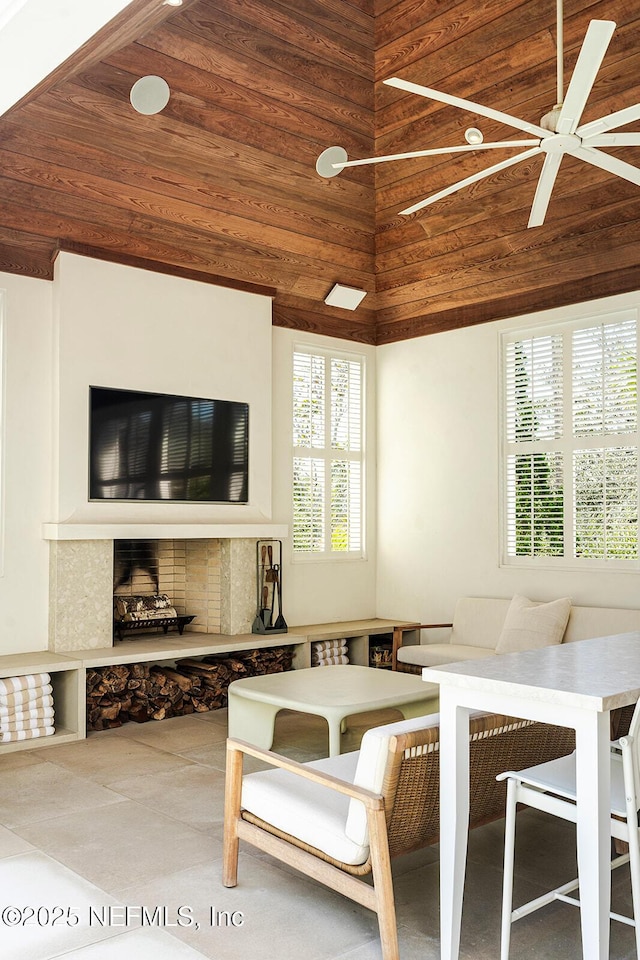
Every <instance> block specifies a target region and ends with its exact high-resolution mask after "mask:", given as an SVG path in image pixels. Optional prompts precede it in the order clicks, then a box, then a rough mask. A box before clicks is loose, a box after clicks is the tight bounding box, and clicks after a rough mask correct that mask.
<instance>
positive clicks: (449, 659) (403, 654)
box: [398, 643, 495, 667]
mask: <svg viewBox="0 0 640 960" xmlns="http://www.w3.org/2000/svg"><path fill="white" fill-rule="evenodd" d="M494 656H495V650H488V649H487V648H486V647H471V646H466V645H465V644H462V643H456V644H452V643H420V644H417V643H416V644H411V645H409V646H406V647H400V649H399V650H398V660H400V662H401V663H412V664H413V665H414V666H416V667H439V666H441V665H442V664H443V663H457V662H458V661H461V660H480V659H482V658H483V657H494Z"/></svg>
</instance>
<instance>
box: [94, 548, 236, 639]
mask: <svg viewBox="0 0 640 960" xmlns="http://www.w3.org/2000/svg"><path fill="white" fill-rule="evenodd" d="M220 565H221V545H220V541H219V540H115V541H114V551H113V595H114V623H117V622H118V621H120V622H121V620H122V615H123V613H122V612H123V610H126V609H128V608H129V609H133V608H136V607H137V608H138V611H137V614H136V616H137V617H138V618H139V619H143V614H145V613H148V614H150V616H149V617H148V619H150V620H153V619H157V621H158V627H157V629H160V628H162V626H163V625H162V622H161V621H162V619H163V617H172V618H173V620H175V623H172V624H171V629H174V628H175V627H178V628H179V629H180V632H182V630H183V629H184V630H185V631H188V632H196V633H213V634H219V633H220V632H221V626H220V624H221V610H220V608H221V603H220V600H221V590H220ZM136 598H137V599H136ZM187 618H191V619H190V621H189V622H188V623H185V620H186V619H187ZM134 619H135V617H134ZM151 626H153V624H151ZM119 635H120V636H122V631H120V634H119Z"/></svg>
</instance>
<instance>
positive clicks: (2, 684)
mask: <svg viewBox="0 0 640 960" xmlns="http://www.w3.org/2000/svg"><path fill="white" fill-rule="evenodd" d="M50 681H51V677H50V676H49V674H48V673H28V674H25V675H24V676H22V677H5V678H4V680H0V694H2V695H4V696H8V695H10V694H12V693H17V692H18V691H19V690H33V689H34V688H35V687H43V686H44V685H45V683H50Z"/></svg>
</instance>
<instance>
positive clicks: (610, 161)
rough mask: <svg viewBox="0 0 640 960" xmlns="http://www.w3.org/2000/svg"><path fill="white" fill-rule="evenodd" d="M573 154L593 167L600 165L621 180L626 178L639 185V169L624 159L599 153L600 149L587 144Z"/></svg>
mask: <svg viewBox="0 0 640 960" xmlns="http://www.w3.org/2000/svg"><path fill="white" fill-rule="evenodd" d="M574 156H575V157H580V159H581V160H585V161H586V162H587V163H591V164H593V166H594V167H600V168H601V169H602V170H606V171H607V172H608V173H613V174H615V176H616V177H622V179H623V180H628V181H629V182H630V183H635V184H636V185H637V186H638V187H640V169H639V168H638V167H632V166H631V164H630V163H625V161H624V160H618V158H617V157H612V156H611V155H610V154H609V153H601V151H600V150H594V149H592V148H591V147H588V146H582V147H579V148H578V149H577V150H576V152H575V153H574Z"/></svg>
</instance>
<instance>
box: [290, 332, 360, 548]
mask: <svg viewBox="0 0 640 960" xmlns="http://www.w3.org/2000/svg"><path fill="white" fill-rule="evenodd" d="M363 389H364V360H363V358H362V357H354V356H348V355H342V356H337V355H333V354H329V353H327V354H324V353H320V352H317V351H313V352H311V351H309V352H307V351H306V350H304V349H298V350H296V351H295V352H294V355H293V552H294V554H296V555H299V556H301V555H305V554H306V555H309V556H318V555H324V556H338V555H342V556H358V557H360V556H362V553H363V547H364V544H363V485H364V475H363V470H364V466H363V464H364V460H363V456H364V443H363V399H364V397H363Z"/></svg>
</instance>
